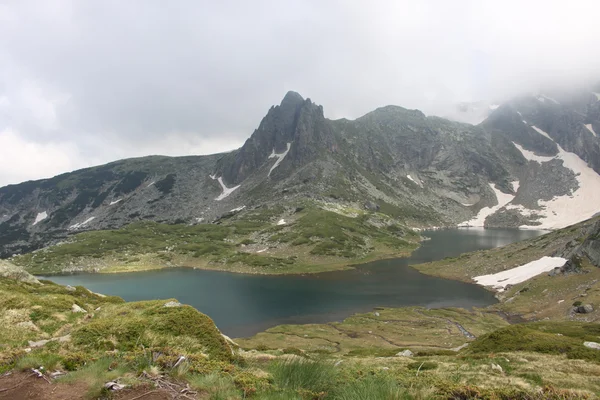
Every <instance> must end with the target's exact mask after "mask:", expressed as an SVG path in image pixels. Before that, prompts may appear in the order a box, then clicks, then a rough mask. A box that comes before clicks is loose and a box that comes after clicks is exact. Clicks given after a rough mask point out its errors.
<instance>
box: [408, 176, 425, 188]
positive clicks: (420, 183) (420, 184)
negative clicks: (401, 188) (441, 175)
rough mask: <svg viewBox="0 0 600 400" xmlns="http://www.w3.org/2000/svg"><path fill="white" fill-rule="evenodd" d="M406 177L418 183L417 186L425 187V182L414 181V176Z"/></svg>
mask: <svg viewBox="0 0 600 400" xmlns="http://www.w3.org/2000/svg"><path fill="white" fill-rule="evenodd" d="M406 177H407V178H408V179H410V180H411V181H413V182H414V183H416V184H417V185H419V186H421V187H423V182H420V181H417V180H416V179H414V178H413V177H412V176H410V175H406Z"/></svg>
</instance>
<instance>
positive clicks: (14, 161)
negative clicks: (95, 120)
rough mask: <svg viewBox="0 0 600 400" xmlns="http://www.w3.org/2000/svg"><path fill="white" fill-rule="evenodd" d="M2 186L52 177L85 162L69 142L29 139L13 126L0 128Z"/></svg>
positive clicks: (0, 180)
mask: <svg viewBox="0 0 600 400" xmlns="http://www.w3.org/2000/svg"><path fill="white" fill-rule="evenodd" d="M0 160H2V164H1V167H0V186H3V185H7V184H11V183H19V182H22V181H26V180H31V179H39V178H42V177H51V176H54V175H57V174H60V173H62V172H65V171H70V170H72V169H74V168H75V166H76V165H79V166H83V165H85V164H86V163H85V162H84V161H83V160H81V159H80V155H79V154H78V150H77V148H76V147H75V146H74V145H73V144H70V143H36V142H31V141H26V140H24V139H23V138H21V137H20V136H19V135H18V134H17V133H15V132H14V131H12V130H5V131H2V132H0Z"/></svg>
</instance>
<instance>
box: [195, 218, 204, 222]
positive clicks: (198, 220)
mask: <svg viewBox="0 0 600 400" xmlns="http://www.w3.org/2000/svg"><path fill="white" fill-rule="evenodd" d="M202 221H204V218H202V217H198V218H196V222H198V223H200V222H202Z"/></svg>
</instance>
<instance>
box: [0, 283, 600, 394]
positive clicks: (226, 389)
mask: <svg viewBox="0 0 600 400" xmlns="http://www.w3.org/2000/svg"><path fill="white" fill-rule="evenodd" d="M42 283H43V285H36V284H28V283H22V282H17V281H14V280H11V279H5V278H1V279H0V301H1V303H0V318H2V323H1V324H0V346H1V347H0V355H1V356H0V368H1V369H2V373H4V372H7V371H10V372H11V373H12V374H17V375H15V376H20V375H18V374H19V372H18V371H31V369H32V368H35V369H38V370H40V371H42V372H43V373H44V374H45V375H46V378H47V379H48V380H49V381H50V382H51V383H50V385H52V386H39V384H38V386H39V390H40V391H42V394H43V391H46V393H47V394H48V395H50V393H70V395H71V398H89V399H93V398H110V397H114V398H138V396H142V397H144V396H148V397H149V398H154V397H152V395H158V394H163V395H164V396H168V395H170V396H176V395H178V394H177V393H179V394H181V393H185V397H184V398H195V399H242V398H246V399H248V398H256V399H457V398H458V399H469V398H481V399H578V398H594V397H595V393H598V392H600V360H599V359H598V353H599V352H597V351H596V353H594V350H591V349H586V348H585V347H584V346H583V345H582V343H583V341H584V340H592V339H594V338H597V337H599V335H600V328H599V325H597V324H586V323H579V324H574V323H568V324H567V323H564V324H554V323H536V324H523V325H516V326H515V325H511V326H509V325H508V324H507V323H506V322H505V321H504V320H503V319H502V318H500V317H499V316H498V315H496V314H493V313H487V312H484V311H473V312H469V311H465V310H460V309H447V310H427V309H423V308H416V307H415V308H408V309H381V310H375V311H374V312H372V313H369V314H361V315H356V316H353V317H351V318H348V319H347V320H345V321H344V322H342V323H337V324H328V325H308V326H296V327H294V326H287V327H282V328H280V329H279V328H274V329H272V330H269V331H268V332H267V333H265V334H261V335H257V336H256V337H255V338H250V339H243V340H242V339H240V340H239V341H237V343H232V342H230V341H228V340H227V339H226V338H224V337H223V336H222V335H221V334H220V333H219V331H218V330H217V328H216V327H215V326H214V324H213V323H212V321H211V320H210V318H209V317H207V316H205V315H203V314H201V313H199V312H197V311H196V310H195V309H193V308H191V307H189V306H185V305H178V304H174V305H175V306H174V307H166V306H165V304H167V303H168V300H157V301H144V302H133V303H126V302H124V301H123V300H121V299H119V298H116V297H104V296H102V295H98V294H94V293H92V292H90V291H88V290H87V289H85V288H82V287H77V288H70V287H63V286H59V285H55V284H53V283H51V282H48V281H44V282H42ZM171 301H174V300H171ZM74 304H75V305H77V306H79V307H80V308H81V309H83V310H85V311H86V312H74V311H73V305H74ZM459 326H460V327H461V328H462V329H461V328H459ZM465 331H466V332H469V334H471V335H473V336H477V338H475V339H473V338H472V337H466V336H465V333H464V332H465ZM265 335H270V338H269V339H268V340H264V338H265ZM279 335H283V336H285V337H286V338H288V339H289V338H296V339H293V340H291V341H288V340H279V339H278V336H279ZM284 339H285V338H284ZM40 340H47V342H45V343H42V342H40ZM35 342H37V343H35ZM333 342H337V343H336V344H333ZM464 343H469V346H467V347H466V348H462V349H460V350H459V349H454V350H450V348H451V347H453V346H455V345H456V346H458V345H462V344H464ZM239 346H241V347H239ZM408 348H410V349H412V351H413V352H414V356H412V357H402V356H397V355H396V353H397V352H399V351H401V350H405V349H408ZM41 367H43V368H41ZM55 371H60V372H62V373H63V375H61V376H60V377H57V378H50V376H51V373H52V372H55ZM10 376H11V375H2V376H1V377H0V398H1V397H3V396H5V397H6V396H9V397H7V398H11V397H10V396H17V395H22V394H23V393H30V394H31V393H34V390H37V389H36V388H37V387H38V386H36V384H35V382H32V381H25V380H22V379H21V378H20V377H19V378H18V380H17V384H16V385H14V384H13V383H14V382H15V381H14V380H13V381H11V380H10ZM29 379H34V378H29ZM109 381H117V382H118V383H120V384H123V385H125V386H126V387H127V389H124V391H123V392H122V393H120V392H114V393H111V392H109V391H107V390H106V389H105V388H104V384H105V383H106V382H109ZM4 382H13V383H11V384H10V385H9V384H8V383H7V384H6V386H3V385H4ZM23 382H26V383H27V384H28V386H27V387H26V388H21V389H22V391H21V392H20V391H19V389H20V388H19V384H20V383H23ZM44 385H48V384H46V383H44ZM173 388H176V389H177V390H176V391H173V390H174V389H173ZM182 391H183V392H182ZM128 393H133V394H128ZM134 394H135V395H134ZM127 396H129V397H127ZM42 398H43V397H42ZM156 398H169V397H156Z"/></svg>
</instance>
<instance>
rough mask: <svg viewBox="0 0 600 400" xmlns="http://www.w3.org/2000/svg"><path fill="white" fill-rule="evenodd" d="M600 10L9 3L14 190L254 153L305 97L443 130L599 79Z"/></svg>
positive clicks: (330, 113) (340, 109)
mask: <svg viewBox="0 0 600 400" xmlns="http://www.w3.org/2000/svg"><path fill="white" fill-rule="evenodd" d="M599 15H600V5H599V2H598V1H597V0H590V1H576V0H574V1H560V2H559V1H548V0H540V1H534V0H529V1H506V0H504V1H482V0H474V1H456V0H453V1H445V0H440V1H414V0H411V1H398V0H395V1H322V0H316V1H306V0H298V1H275V0H274V1H259V0H255V1H245V0H238V1H220V2H215V1H199V0H179V1H158V0H157V1H151V0H143V1H142V0H140V1H134V0H129V1H121V0H118V1H109V0H97V1H96V0H86V1H80V0H73V1H68V0H39V1H23V0H15V1H5V2H3V3H0V186H2V185H5V184H9V183H16V182H20V181H23V180H27V179H37V178H42V177H49V176H52V175H55V174H57V173H61V172H66V171H70V170H73V169H76V168H81V167H85V166H90V165H96V164H100V163H104V162H108V161H112V160H115V159H119V158H124V157H131V156H142V155H148V154H166V155H187V154H209V153H214V152H220V151H225V150H231V149H234V148H236V147H239V146H240V145H241V144H242V143H243V142H244V140H245V139H246V138H247V137H248V136H249V135H250V134H251V133H252V131H253V130H254V129H255V128H256V127H257V126H258V123H259V122H260V120H261V118H262V117H263V116H264V114H265V113H266V111H267V110H268V108H269V107H270V106H271V105H272V104H277V103H279V102H280V101H281V98H282V97H283V96H284V94H285V93H286V91H288V90H295V91H298V92H300V93H301V94H302V95H303V96H305V97H310V98H311V99H312V100H313V101H315V102H317V103H318V104H322V105H323V106H324V108H325V114H326V116H327V117H329V118H340V117H348V118H355V117H358V116H360V115H362V114H364V113H366V112H368V111H371V110H372V109H374V108H376V107H379V106H383V105H386V104H397V105H402V106H404V107H407V108H419V109H421V110H423V111H425V112H426V113H429V114H443V113H444V110H445V109H447V107H448V106H449V105H452V104H454V103H456V102H459V101H474V100H480V99H483V100H491V99H502V98H505V97H506V96H510V95H513V94H517V93H519V92H522V91H535V90H538V88H540V87H541V86H543V85H546V84H548V83H556V82H562V83H564V82H581V81H585V80H588V79H592V78H594V79H598V78H600V76H598V75H596V76H594V74H598V73H599V71H600V24H598V16H599Z"/></svg>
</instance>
